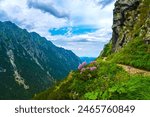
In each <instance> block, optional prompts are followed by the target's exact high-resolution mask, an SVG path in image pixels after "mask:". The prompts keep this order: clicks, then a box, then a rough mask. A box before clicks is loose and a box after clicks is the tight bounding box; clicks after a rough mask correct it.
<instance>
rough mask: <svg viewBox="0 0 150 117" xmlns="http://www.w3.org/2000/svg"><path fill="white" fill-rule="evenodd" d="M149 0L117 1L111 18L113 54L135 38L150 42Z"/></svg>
mask: <svg viewBox="0 0 150 117" xmlns="http://www.w3.org/2000/svg"><path fill="white" fill-rule="evenodd" d="M149 2H150V1H149V0H118V1H117V2H116V3H115V9H114V18H113V26H112V29H113V36H112V44H113V52H115V51H118V50H119V48H122V47H123V46H124V45H125V44H127V43H128V42H129V41H131V40H132V39H134V38H136V37H137V36H140V37H144V38H143V41H145V42H146V43H149V41H150V4H149Z"/></svg>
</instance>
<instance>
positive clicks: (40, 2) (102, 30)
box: [0, 0, 115, 57]
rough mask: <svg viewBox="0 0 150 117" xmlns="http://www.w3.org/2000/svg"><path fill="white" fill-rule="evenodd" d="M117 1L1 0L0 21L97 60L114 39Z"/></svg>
mask: <svg viewBox="0 0 150 117" xmlns="http://www.w3.org/2000/svg"><path fill="white" fill-rule="evenodd" d="M114 2H115V0H0V21H8V20H9V21H12V22H13V23H15V24H17V25H18V26H20V27H21V28H25V29H27V30H28V31H29V32H33V31H34V32H37V33H39V34H40V35H41V36H44V37H46V38H47V39H48V40H50V41H52V42H53V43H54V44H55V45H57V46H59V47H63V48H65V49H69V50H72V51H73V52H74V53H75V54H77V55H78V56H90V57H97V56H98V55H99V53H100V51H101V50H102V48H103V46H104V44H106V43H107V42H108V41H109V40H110V38H111V33H112V30H111V26H112V19H113V8H114Z"/></svg>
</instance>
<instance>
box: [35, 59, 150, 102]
mask: <svg viewBox="0 0 150 117" xmlns="http://www.w3.org/2000/svg"><path fill="white" fill-rule="evenodd" d="M88 66H89V65H88ZM88 66H86V67H88ZM90 66H93V65H90ZM94 66H97V70H95V71H92V72H90V73H89V71H88V70H87V71H85V72H83V73H82V74H80V71H74V72H71V73H70V75H69V76H68V78H66V79H65V80H63V81H61V82H60V83H58V84H57V85H55V86H54V87H53V88H50V89H49V90H47V91H45V92H42V93H40V94H38V95H37V96H35V97H34V99H104V100H107V99H150V94H149V93H147V92H150V87H149V86H150V76H147V77H144V76H142V75H130V74H128V73H127V72H125V71H124V70H123V69H122V68H121V67H119V66H117V65H116V64H115V63H110V62H103V61H102V60H100V59H99V60H97V64H96V65H94ZM89 74H91V75H89Z"/></svg>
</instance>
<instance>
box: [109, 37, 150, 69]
mask: <svg viewBox="0 0 150 117" xmlns="http://www.w3.org/2000/svg"><path fill="white" fill-rule="evenodd" d="M149 50H150V45H148V44H145V43H144V41H143V40H142V39H140V38H135V39H133V40H132V41H131V42H129V43H128V45H126V46H125V47H124V48H122V50H120V51H119V52H118V53H115V54H114V55H112V56H110V57H109V58H110V60H112V61H114V62H117V63H121V64H127V65H131V66H134V67H137V68H142V69H146V70H150V51H149Z"/></svg>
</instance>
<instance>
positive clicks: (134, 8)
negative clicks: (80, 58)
mask: <svg viewBox="0 0 150 117" xmlns="http://www.w3.org/2000/svg"><path fill="white" fill-rule="evenodd" d="M113 13H114V14H113V26H112V30H113V34H112V38H111V39H110V42H109V43H108V44H106V45H105V47H104V49H103V51H102V52H101V54H100V56H99V57H98V58H97V59H96V61H94V62H92V63H90V64H88V65H86V64H85V63H82V64H81V65H80V66H79V67H78V68H79V69H78V70H76V71H72V72H70V74H69V75H68V77H67V78H66V79H64V80H63V81H61V82H60V83H57V84H56V85H55V86H53V87H52V88H50V89H48V90H46V91H44V92H41V93H40V94H38V95H37V96H35V97H34V98H33V99H87V100H96V99H99V100H108V99H109V100H110V99H111V100H119V99H120V100H149V99H150V93H149V92H150V1H149V0H117V1H116V3H115V9H114V11H113Z"/></svg>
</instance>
